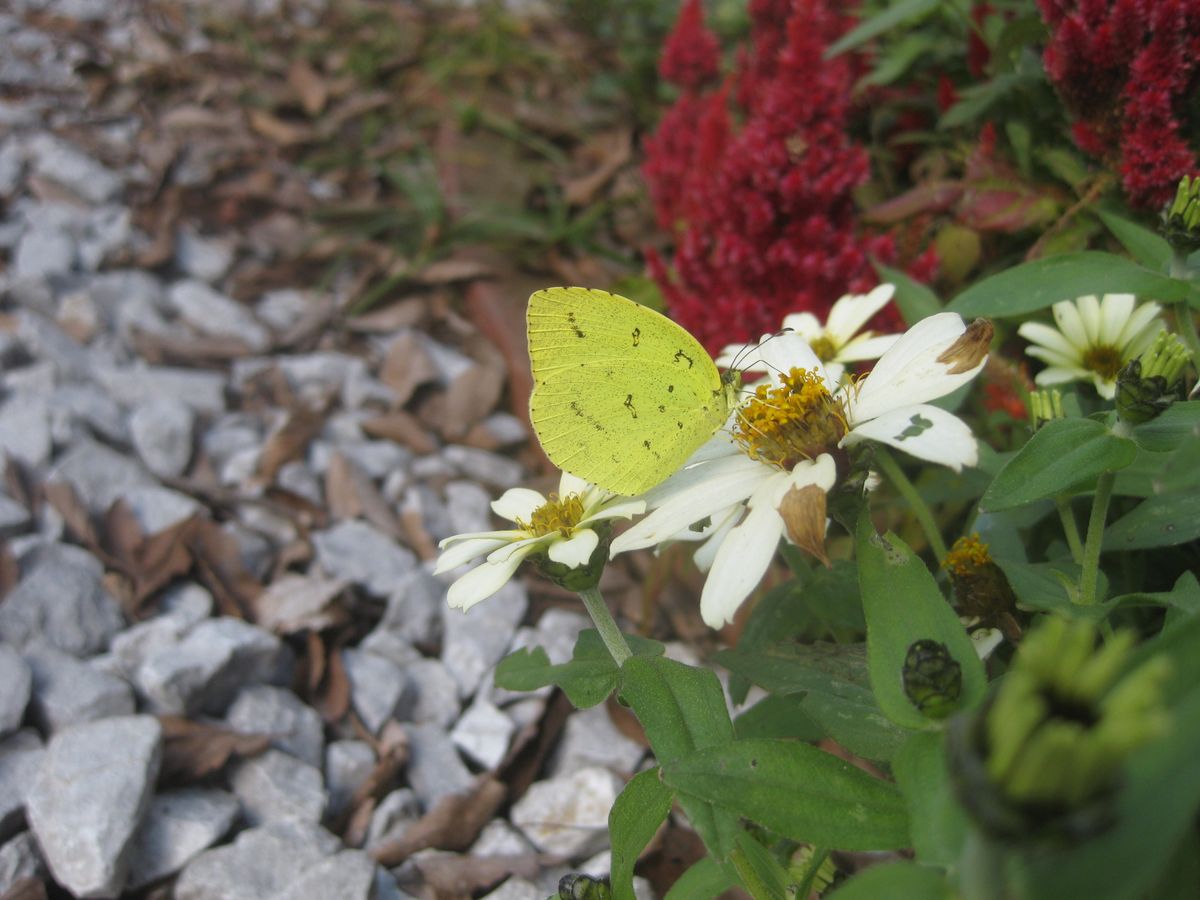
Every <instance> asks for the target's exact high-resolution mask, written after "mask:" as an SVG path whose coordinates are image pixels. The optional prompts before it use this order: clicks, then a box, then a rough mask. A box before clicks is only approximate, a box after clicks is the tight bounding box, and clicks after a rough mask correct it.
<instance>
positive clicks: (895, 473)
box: [875, 444, 947, 563]
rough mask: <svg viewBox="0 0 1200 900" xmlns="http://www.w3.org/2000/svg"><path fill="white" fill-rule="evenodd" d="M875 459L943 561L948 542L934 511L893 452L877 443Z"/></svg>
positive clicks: (939, 558) (938, 559)
mask: <svg viewBox="0 0 1200 900" xmlns="http://www.w3.org/2000/svg"><path fill="white" fill-rule="evenodd" d="M875 461H876V462H877V463H879V468H880V469H881V470H882V471H883V474H884V475H886V476H887V479H888V481H890V482H891V483H892V485H893V486H894V487H895V488H896V490H897V491H899V492H900V496H901V497H903V498H904V499H905V500H907V501H908V505H909V507H910V508H911V509H912V513H913V515H914V516H916V517H917V521H918V522H920V523H921V528H922V529H924V531H925V539H926V540H927V541H929V546H930V548H931V549H932V550H933V552H934V555H935V556H937V561H938V562H939V563H940V562H942V561H943V560H944V559H945V558H946V553H947V550H946V542H945V541H943V540H942V533H941V531H940V530H938V527H937V523H936V522H935V521H934V520H933V513H932V512H930V510H929V507H928V506H926V505H925V501H924V500H922V499H921V495H920V494H919V493H918V492H917V489H916V487H915V486H914V485H913V483H912V482H911V481H909V480H908V476H907V475H905V474H904V470H903V469H901V468H900V464H899V463H897V462H896V460H894V459H893V458H892V454H890V453H889V452H888V451H887V450H884V449H883V447H881V446H880V445H879V444H876V445H875Z"/></svg>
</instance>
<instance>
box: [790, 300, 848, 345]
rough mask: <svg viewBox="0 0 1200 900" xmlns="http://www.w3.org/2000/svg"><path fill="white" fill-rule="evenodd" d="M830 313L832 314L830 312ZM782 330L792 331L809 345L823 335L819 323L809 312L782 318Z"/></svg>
mask: <svg viewBox="0 0 1200 900" xmlns="http://www.w3.org/2000/svg"><path fill="white" fill-rule="evenodd" d="M835 305H836V304H835ZM830 313H831V314H832V310H831V311H830ZM783 330H784V331H794V332H796V334H798V335H800V337H802V338H804V339H805V340H806V341H808V342H809V343H812V342H813V341H815V340H816V339H817V338H819V337H823V336H824V334H825V330H824V329H823V328H822V327H821V321H820V320H819V319H818V318H817V317H816V316H814V315H813V314H812V313H810V312H798V313H790V314H788V315H786V316H784V317H783Z"/></svg>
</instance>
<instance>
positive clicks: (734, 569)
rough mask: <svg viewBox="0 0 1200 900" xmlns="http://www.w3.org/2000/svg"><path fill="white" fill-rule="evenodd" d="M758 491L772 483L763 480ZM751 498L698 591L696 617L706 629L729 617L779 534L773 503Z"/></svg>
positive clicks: (759, 572)
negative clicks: (761, 486) (743, 514)
mask: <svg viewBox="0 0 1200 900" xmlns="http://www.w3.org/2000/svg"><path fill="white" fill-rule="evenodd" d="M780 474H782V473H780ZM762 493H763V494H768V495H769V494H770V493H773V485H772V484H771V483H770V482H767V483H765V484H764V485H763V488H762ZM757 496H758V492H756V497H757ZM754 499H756V498H752V499H751V507H750V512H749V513H748V514H747V515H746V518H745V519H743V520H742V522H741V524H740V525H738V526H736V527H735V528H732V529H731V530H730V532H729V534H728V535H727V536H726V538H725V540H723V541H722V542H721V546H720V549H718V550H717V553H716V556H715V557H714V559H713V565H712V569H711V571H709V573H708V578H707V579H706V580H705V582H704V590H703V591H701V593H700V616H701V618H703V619H704V622H705V624H706V625H708V626H709V627H710V628H720V627H721V626H722V625H724V624H725V623H726V622H729V621H730V620H732V619H733V616H734V613H736V612H737V610H738V607H739V606H741V605H742V601H743V600H745V599H746V597H747V596H748V595H749V594H750V592H751V591H752V590H754V587H755V585H757V584H758V582H759V581H760V580H761V579H762V577H763V573H764V572H766V571H767V566H769V565H770V564H771V560H772V559H773V558H774V556H775V550H776V548H777V547H778V546H779V538H780V537H781V536H782V535H783V519H781V518H780V517H779V513H778V512H777V511H776V509H775V506H774V504H772V503H767V502H760V503H757V504H755V503H754ZM763 499H764V500H765V497H764V498H763Z"/></svg>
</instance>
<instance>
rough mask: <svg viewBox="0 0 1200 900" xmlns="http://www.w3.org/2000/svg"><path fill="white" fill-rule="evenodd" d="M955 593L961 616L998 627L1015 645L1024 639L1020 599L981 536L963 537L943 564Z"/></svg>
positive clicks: (955, 602)
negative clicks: (1018, 620)
mask: <svg viewBox="0 0 1200 900" xmlns="http://www.w3.org/2000/svg"><path fill="white" fill-rule="evenodd" d="M942 567H943V568H944V569H945V570H946V571H947V572H948V573H949V574H950V585H951V587H952V588H953V589H954V606H955V609H956V610H957V611H958V613H959V615H961V616H965V617H967V618H971V619H978V620H979V624H981V625H983V626H984V627H995V628H998V629H1000V631H1001V632H1003V634H1004V636H1005V637H1006V638H1008V639H1009V640H1010V641H1012V642H1013V643H1016V642H1017V641H1018V640H1020V639H1021V626H1020V624H1019V623H1018V622H1017V618H1016V613H1017V596H1016V594H1014V593H1013V589H1012V585H1010V584H1009V583H1008V576H1007V575H1005V574H1004V570H1003V569H1001V568H1000V567H999V566H998V565H996V563H995V561H993V559H992V555H991V553H989V552H988V545H987V544H985V543H983V541H981V540H980V539H979V535H978V534H972V535H971V536H970V537H960V538H959V539H958V540H957V541H955V542H954V546H953V547H951V548H950V552H949V553H947V554H946V558H945V559H944V560H942Z"/></svg>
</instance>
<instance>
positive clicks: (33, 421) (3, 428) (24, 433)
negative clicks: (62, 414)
mask: <svg viewBox="0 0 1200 900" xmlns="http://www.w3.org/2000/svg"><path fill="white" fill-rule="evenodd" d="M0 451H3V452H5V453H7V454H9V455H10V456H12V457H14V458H16V460H17V461H18V462H21V463H24V464H25V465H27V466H30V467H32V468H35V469H38V468H41V467H42V466H44V465H45V464H46V462H47V461H48V460H49V459H50V412H49V410H48V409H47V407H46V401H45V400H43V399H42V398H41V397H35V396H27V395H20V394H18V395H16V396H12V397H9V398H8V400H6V401H5V403H4V405H3V406H0Z"/></svg>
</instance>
